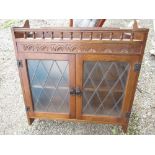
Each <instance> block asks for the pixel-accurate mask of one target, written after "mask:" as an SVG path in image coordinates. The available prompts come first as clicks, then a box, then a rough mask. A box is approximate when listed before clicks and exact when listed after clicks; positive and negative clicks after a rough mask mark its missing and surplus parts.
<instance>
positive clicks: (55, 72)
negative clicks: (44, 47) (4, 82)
mask: <svg viewBox="0 0 155 155" xmlns="http://www.w3.org/2000/svg"><path fill="white" fill-rule="evenodd" d="M27 64H28V73H29V79H30V86H31V92H32V98H33V104H34V110H35V111H41V112H55V113H57V112H59V113H68V112H69V78H68V75H69V73H68V71H69V67H68V61H54V60H28V61H27Z"/></svg>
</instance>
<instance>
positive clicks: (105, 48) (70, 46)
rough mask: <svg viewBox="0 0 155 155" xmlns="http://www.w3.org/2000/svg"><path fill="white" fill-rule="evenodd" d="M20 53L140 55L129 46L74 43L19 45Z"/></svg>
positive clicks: (136, 49)
mask: <svg viewBox="0 0 155 155" xmlns="http://www.w3.org/2000/svg"><path fill="white" fill-rule="evenodd" d="M17 46H18V48H19V51H24V52H51V53H125V54H127V53H138V52H140V50H139V47H138V48H129V47H128V46H127V47H126V46H124V47H120V48H118V47H116V46H111V45H106V44H100V45H94V44H86V43H85V44H74V43H19V44H18V45H17Z"/></svg>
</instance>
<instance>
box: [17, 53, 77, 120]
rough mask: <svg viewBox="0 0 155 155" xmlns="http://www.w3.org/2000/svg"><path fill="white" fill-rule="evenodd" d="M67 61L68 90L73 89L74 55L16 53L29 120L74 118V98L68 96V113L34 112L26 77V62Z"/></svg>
mask: <svg viewBox="0 0 155 155" xmlns="http://www.w3.org/2000/svg"><path fill="white" fill-rule="evenodd" d="M31 59H33V60H38V59H39V60H67V61H68V63H69V88H75V55H74V54H51V53H22V52H21V53H20V52H19V53H18V60H20V61H22V67H20V68H19V72H20V78H21V82H22V88H23V94H24V100H25V106H26V107H28V108H29V110H28V111H27V115H28V117H30V118H47V119H48V118H49V119H54V118H57V119H71V118H75V116H76V113H75V110H76V109H75V108H76V106H75V104H76V103H75V96H74V95H70V103H69V104H70V106H69V107H70V109H69V113H68V114H66V113H53V112H35V111H34V107H33V100H32V93H31V88H30V81H29V75H28V67H27V60H31Z"/></svg>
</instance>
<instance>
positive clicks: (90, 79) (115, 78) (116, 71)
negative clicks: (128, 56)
mask: <svg viewBox="0 0 155 155" xmlns="http://www.w3.org/2000/svg"><path fill="white" fill-rule="evenodd" d="M128 70H129V64H128V63H126V62H102V61H86V62H84V78H83V108H82V109H83V114H89V115H112V116H116V115H119V113H120V110H121V107H122V101H123V97H124V92H125V85H126V80H127V76H128Z"/></svg>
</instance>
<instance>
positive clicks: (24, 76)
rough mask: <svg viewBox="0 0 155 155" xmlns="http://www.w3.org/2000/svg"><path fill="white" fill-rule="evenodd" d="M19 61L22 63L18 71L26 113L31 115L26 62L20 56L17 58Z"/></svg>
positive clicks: (30, 97) (31, 104) (31, 107)
mask: <svg viewBox="0 0 155 155" xmlns="http://www.w3.org/2000/svg"><path fill="white" fill-rule="evenodd" d="M19 59H20V60H21V63H22V64H21V67H19V69H20V73H21V78H22V84H23V91H24V98H25V106H26V111H27V113H31V112H33V103H32V96H31V89H30V84H29V79H28V72H27V62H26V59H25V58H24V56H22V57H21V58H20V57H19Z"/></svg>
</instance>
